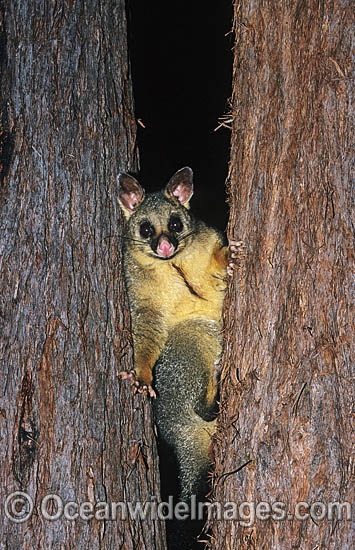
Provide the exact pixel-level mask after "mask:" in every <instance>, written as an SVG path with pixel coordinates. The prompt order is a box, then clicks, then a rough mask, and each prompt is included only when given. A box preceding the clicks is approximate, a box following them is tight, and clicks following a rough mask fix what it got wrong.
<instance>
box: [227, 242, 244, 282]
mask: <svg viewBox="0 0 355 550" xmlns="http://www.w3.org/2000/svg"><path fill="white" fill-rule="evenodd" d="M245 257H246V245H245V243H244V242H243V241H229V262H228V265H227V273H228V275H233V273H234V270H235V269H237V268H238V267H240V265H241V264H242V262H243V261H244V260H245Z"/></svg>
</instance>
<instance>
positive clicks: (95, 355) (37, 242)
mask: <svg viewBox="0 0 355 550" xmlns="http://www.w3.org/2000/svg"><path fill="white" fill-rule="evenodd" d="M124 5H125V2H124V1H123V0H118V1H117V2H99V1H97V0H90V1H89V2H88V1H86V2H83V1H78V2H74V3H71V2H69V3H68V2H63V1H62V0H59V1H57V2H49V1H45V0H43V1H39V2H27V1H25V2H23V0H22V1H19V0H11V1H10V0H8V1H6V2H3V3H2V4H1V13H0V16H1V20H0V23H1V62H2V65H1V71H2V72H1V74H2V79H1V83H2V86H1V91H0V95H1V97H0V101H1V107H2V118H1V134H0V145H1V147H0V157H1V158H0V161H1V181H2V187H1V207H0V208H1V210H0V226H1V235H0V248H1V258H0V288H1V302H0V324H1V330H0V356H1V368H2V377H1V385H2V395H1V404H0V411H1V415H0V417H1V445H2V451H1V465H0V472H1V473H0V475H1V502H2V503H4V501H5V498H6V497H7V496H9V495H11V494H12V493H13V492H15V491H23V492H24V493H27V494H28V496H29V498H30V499H32V501H33V504H34V509H33V512H32V514H31V515H30V517H29V518H28V519H27V521H24V522H22V523H17V522H15V521H14V519H20V520H21V519H22V520H23V519H24V518H25V512H26V511H27V508H26V507H23V506H22V505H21V502H20V500H18V502H17V504H16V503H15V501H14V497H11V496H9V500H8V502H7V510H6V511H7V515H6V514H4V511H5V510H4V507H3V506H2V508H1V513H2V514H3V520H2V521H1V523H0V525H1V527H0V541H1V544H0V546H1V548H11V549H17V548H21V549H26V548H28V549H31V550H33V549H34V548H43V549H48V548H75V549H77V548H101V549H104V548H107V549H110V550H111V549H113V548H125V549H129V548H130V549H133V548H147V549H149V550H151V549H152V548H157V549H158V548H165V535H164V533H163V526H162V523H161V522H158V521H150V520H149V516H148V520H146V521H143V520H141V519H139V518H137V519H134V518H130V517H128V518H127V520H122V519H120V518H121V517H122V514H124V513H125V512H124V510H122V506H121V507H120V506H119V507H118V509H117V519H116V520H115V521H112V519H115V513H114V509H112V508H110V505H111V503H122V502H131V503H132V504H133V505H134V504H135V503H136V502H137V501H143V503H144V502H145V501H147V500H148V501H149V499H150V495H152V496H153V495H158V494H159V476H158V465H157V453H156V447H155V443H154V441H155V440H154V435H153V431H152V422H151V412H150V406H149V403H148V400H147V399H146V398H144V397H142V396H140V395H136V396H133V395H132V392H131V390H130V388H129V385H128V384H127V383H126V382H125V383H123V384H122V383H121V382H120V380H119V377H118V376H117V373H118V371H119V370H121V369H128V368H130V367H131V365H132V355H131V341H130V338H129V314H128V310H127V305H126V300H125V293H124V287H123V281H122V275H121V217H120V212H119V207H118V204H117V192H116V184H115V178H116V175H117V172H118V170H119V169H121V170H129V169H132V168H134V167H136V166H137V158H136V155H135V121H134V115H133V102H132V90H131V81H130V73H129V68H128V61H127V45H126V19H125V8H124ZM49 494H55V495H57V497H53V498H51V499H50V500H49V502H47V505H46V504H45V503H46V501H44V504H43V498H44V497H45V496H46V495H49ZM20 498H23V497H21V495H20V496H18V499H20ZM70 501H72V502H74V504H71V505H69V506H68V507H67V508H66V509H64V510H63V513H62V514H61V517H60V518H59V519H57V520H56V521H54V520H52V521H51V519H50V516H53V515H55V512H56V511H58V512H59V513H60V511H61V510H60V506H61V503H62V504H63V505H65V504H67V503H68V502H70ZM99 501H102V502H107V503H108V507H107V508H105V507H104V505H100V506H99V505H97V503H98V502H99ZM85 502H86V503H88V504H87V505H86V506H85V505H84V507H83V508H82V509H80V510H79V508H78V504H82V503H85ZM41 504H42V505H43V506H42V508H41ZM58 507H59V509H58ZM78 512H80V513H79V518H77V519H74V520H73V519H72V520H70V519H68V516H72V517H76V516H75V514H77V513H78ZM121 512H122V513H121ZM14 515H15V518H13V516H14ZM10 516H12V519H9V517H10ZM46 516H49V519H48V518H47V517H46ZM90 517H92V519H89V518H90ZM80 518H81V519H80ZM102 518H104V519H102Z"/></svg>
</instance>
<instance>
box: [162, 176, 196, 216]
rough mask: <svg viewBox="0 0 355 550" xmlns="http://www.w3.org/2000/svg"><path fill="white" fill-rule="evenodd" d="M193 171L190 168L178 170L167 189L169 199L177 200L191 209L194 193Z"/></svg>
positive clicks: (166, 193)
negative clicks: (190, 203) (190, 202)
mask: <svg viewBox="0 0 355 550" xmlns="http://www.w3.org/2000/svg"><path fill="white" fill-rule="evenodd" d="M192 180H193V171H192V170H191V168H189V167H188V166H185V168H181V170H178V171H177V172H176V174H174V175H173V177H172V178H171V179H170V180H169V183H168V185H167V186H166V187H165V195H166V196H167V197H168V198H173V199H175V200H176V199H177V200H178V201H179V203H180V204H182V205H183V206H185V208H190V205H189V201H190V199H191V197H192V195H193V192H194V185H193V181H192Z"/></svg>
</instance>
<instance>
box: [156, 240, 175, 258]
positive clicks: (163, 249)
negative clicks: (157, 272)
mask: <svg viewBox="0 0 355 550" xmlns="http://www.w3.org/2000/svg"><path fill="white" fill-rule="evenodd" d="M173 252H174V246H173V245H172V243H171V242H170V241H169V239H168V238H167V237H166V236H165V235H162V236H161V237H160V239H159V241H158V246H157V253H158V256H161V257H162V258H169V256H171V254H173Z"/></svg>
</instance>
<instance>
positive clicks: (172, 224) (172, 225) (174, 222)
mask: <svg viewBox="0 0 355 550" xmlns="http://www.w3.org/2000/svg"><path fill="white" fill-rule="evenodd" d="M183 227H184V226H183V223H182V221H181V219H180V218H179V216H171V218H170V220H169V223H168V229H169V231H174V232H175V233H180V231H182V229H183Z"/></svg>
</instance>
